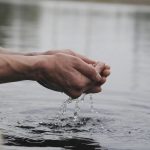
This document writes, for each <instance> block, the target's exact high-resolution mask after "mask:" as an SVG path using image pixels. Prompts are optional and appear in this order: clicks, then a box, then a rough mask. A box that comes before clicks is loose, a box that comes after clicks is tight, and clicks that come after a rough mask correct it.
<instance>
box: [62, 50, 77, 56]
mask: <svg viewBox="0 0 150 150" xmlns="http://www.w3.org/2000/svg"><path fill="white" fill-rule="evenodd" d="M64 51H65V52H66V53H68V54H71V55H75V53H74V52H73V51H72V50H71V49H66V50H64Z"/></svg>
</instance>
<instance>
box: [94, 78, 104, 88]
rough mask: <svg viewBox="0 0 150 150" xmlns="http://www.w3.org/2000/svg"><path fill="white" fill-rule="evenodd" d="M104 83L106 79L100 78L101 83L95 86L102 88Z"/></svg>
mask: <svg viewBox="0 0 150 150" xmlns="http://www.w3.org/2000/svg"><path fill="white" fill-rule="evenodd" d="M105 82H106V77H102V79H101V81H100V82H98V83H97V84H96V86H102V85H103V84H104V83H105Z"/></svg>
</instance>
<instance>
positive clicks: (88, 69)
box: [75, 59, 101, 82]
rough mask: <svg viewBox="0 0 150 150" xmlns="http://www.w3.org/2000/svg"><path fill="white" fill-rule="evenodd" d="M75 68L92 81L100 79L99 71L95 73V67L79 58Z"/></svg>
mask: <svg viewBox="0 0 150 150" xmlns="http://www.w3.org/2000/svg"><path fill="white" fill-rule="evenodd" d="M75 68H76V69H77V70H78V71H79V72H80V73H82V74H83V75H84V76H86V77H87V78H89V79H90V80H93V81H94V82H99V81H100V80H101V76H100V74H99V73H97V71H96V69H95V68H94V67H93V66H92V65H89V64H87V63H85V62H84V61H82V60H81V59H79V60H78V62H77V64H76V66H75Z"/></svg>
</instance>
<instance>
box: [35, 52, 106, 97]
mask: <svg viewBox="0 0 150 150" xmlns="http://www.w3.org/2000/svg"><path fill="white" fill-rule="evenodd" d="M41 57H42V58H43V59H42V60H43V61H42V63H40V75H38V78H37V81H38V82H39V83H40V84H41V85H43V86H45V87H47V88H49V89H52V90H56V91H61V92H64V93H66V94H67V95H68V96H70V97H72V98H77V97H79V96H80V95H82V93H86V91H88V90H89V89H91V88H92V87H93V86H94V85H95V84H96V85H97V84H98V83H99V82H100V81H101V79H102V77H101V76H100V74H99V73H101V71H102V70H104V67H105V65H104V64H103V63H101V66H100V67H99V70H98V71H99V73H98V72H97V71H96V69H95V67H94V66H93V65H90V64H88V63H86V62H85V61H83V60H82V59H80V58H78V57H75V56H72V55H68V54H64V53H57V54H54V55H46V56H44V55H42V56H41Z"/></svg>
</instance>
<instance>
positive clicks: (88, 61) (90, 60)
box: [76, 54, 96, 64]
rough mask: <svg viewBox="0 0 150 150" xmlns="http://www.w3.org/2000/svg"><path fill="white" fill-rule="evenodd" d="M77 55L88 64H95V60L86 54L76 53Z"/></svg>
mask: <svg viewBox="0 0 150 150" xmlns="http://www.w3.org/2000/svg"><path fill="white" fill-rule="evenodd" d="M76 56H77V57H79V58H80V59H82V60H83V61H84V62H86V63H88V64H95V63H96V61H94V60H92V59H89V58H87V57H86V56H83V55H80V54H76Z"/></svg>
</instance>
